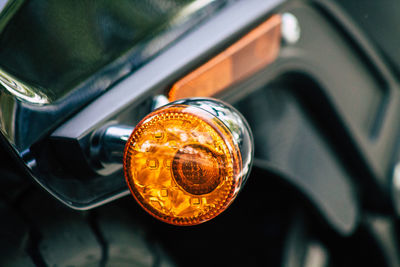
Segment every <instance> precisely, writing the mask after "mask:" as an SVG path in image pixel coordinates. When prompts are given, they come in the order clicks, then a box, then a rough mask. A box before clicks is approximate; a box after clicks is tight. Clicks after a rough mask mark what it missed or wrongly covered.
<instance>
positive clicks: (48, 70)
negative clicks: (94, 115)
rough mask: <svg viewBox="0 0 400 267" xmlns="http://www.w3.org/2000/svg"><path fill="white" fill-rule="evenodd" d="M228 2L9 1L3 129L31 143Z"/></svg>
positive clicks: (2, 60)
mask: <svg viewBox="0 0 400 267" xmlns="http://www.w3.org/2000/svg"><path fill="white" fill-rule="evenodd" d="M225 2H227V1H226V0H202V1H194V0H162V1H161V0H146V1H139V0H122V1H90V0H83V1H81V0H74V1H67V0H65V1H62V0H61V1H60V0H51V1H42V0H31V1H10V2H9V3H7V5H6V6H5V7H4V8H3V11H2V13H1V14H0V85H1V86H0V89H1V90H0V102H1V103H2V105H1V106H0V121H1V122H2V124H1V131H2V133H3V134H4V135H5V136H6V138H7V139H8V140H9V141H10V143H11V144H12V145H13V146H14V147H15V148H16V150H17V151H19V152H21V151H23V150H25V149H27V148H28V147H29V146H30V145H32V144H33V143H34V142H35V141H37V140H38V139H39V138H41V137H42V136H43V135H45V134H46V133H47V132H48V130H50V129H51V128H54V127H55V126H56V125H58V124H59V123H60V122H62V121H63V120H64V119H65V118H66V117H67V116H69V115H70V114H72V113H73V112H75V111H76V110H78V109H79V108H81V107H82V106H83V105H85V104H87V103H88V102H89V101H90V100H92V99H93V98H95V97H96V96H98V95H100V94H101V93H102V92H104V91H105V90H107V89H108V88H109V87H110V86H111V85H113V84H114V83H116V82H117V81H118V80H119V79H121V78H122V77H124V76H126V75H128V74H130V73H132V71H134V70H135V69H137V68H138V67H139V66H141V65H143V64H144V63H146V62H147V61H148V60H149V59H151V58H152V57H153V56H155V55H156V54H157V53H159V52H160V51H161V50H163V49H164V48H165V47H167V46H168V45H169V44H171V43H172V42H173V41H174V40H176V39H178V38H179V37H180V36H182V35H183V34H184V33H185V32H187V31H188V30H189V29H191V28H193V27H195V26H196V25H198V24H199V22H200V21H201V20H202V19H204V18H206V17H208V16H210V15H211V14H213V13H215V11H217V10H218V9H219V8H220V7H221V6H222V5H223V4H224V3H225ZM132 90H135V89H134V88H132Z"/></svg>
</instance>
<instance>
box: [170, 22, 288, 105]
mask: <svg viewBox="0 0 400 267" xmlns="http://www.w3.org/2000/svg"><path fill="white" fill-rule="evenodd" d="M280 25H281V16H280V15H274V16H272V17H271V18H270V19H268V20H267V21H265V22H264V23H262V24H261V25H259V26H258V27H256V28H255V29H253V30H252V31H250V32H249V33H248V34H246V35H245V36H243V37H242V38H241V39H240V40H238V41H237V42H236V43H234V44H233V45H231V46H230V47H228V48H227V49H226V50H224V51H223V52H221V53H220V54H218V55H217V56H215V57H214V58H212V59H211V60H209V61H208V62H206V63H205V64H203V65H202V66H200V67H199V68H197V69H195V70H194V71H192V72H191V73H189V74H188V75H186V76H185V77H183V78H182V79H180V80H179V81H177V82H176V83H175V84H174V85H173V86H172V88H171V90H170V91H169V94H168V98H169V100H170V101H175V100H177V99H182V98H188V97H199V96H201V97H205V96H213V95H216V94H218V93H219V92H221V91H222V90H224V89H225V88H227V87H228V86H231V85H233V84H235V83H236V82H238V81H240V80H243V79H245V78H247V77H249V76H251V75H252V74H254V73H256V72H257V71H259V70H260V69H262V68H264V67H265V66H267V65H268V64H270V63H271V62H272V61H274V60H275V59H276V57H277V56H278V52H279V48H280V40H281V34H280Z"/></svg>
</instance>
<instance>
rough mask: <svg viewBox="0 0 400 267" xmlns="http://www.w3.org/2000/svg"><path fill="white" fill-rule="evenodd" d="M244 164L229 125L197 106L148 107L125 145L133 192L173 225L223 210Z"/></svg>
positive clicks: (235, 189) (127, 173)
mask: <svg viewBox="0 0 400 267" xmlns="http://www.w3.org/2000/svg"><path fill="white" fill-rule="evenodd" d="M241 168H242V162H241V155H240V151H239V149H238V147H237V144H236V143H235V141H234V140H233V137H232V134H231V133H230V131H229V130H228V128H227V127H226V126H225V125H224V124H223V123H222V122H221V121H220V120H219V119H217V118H216V117H214V116H213V115H211V114H210V113H208V112H206V111H204V110H202V109H200V108H197V107H194V106H187V105H170V106H167V107H164V108H161V109H158V110H156V111H154V112H153V113H150V114H149V115H148V116H147V117H145V118H144V119H143V120H142V121H141V122H140V123H139V124H138V125H137V126H136V128H135V130H134V131H133V133H132V134H131V136H130V138H129V140H128V142H127V145H126V147H125V154H124V171H125V177H126V181H127V183H128V185H129V188H130V190H131V192H132V194H133V196H134V197H135V198H136V200H137V201H138V202H139V204H140V205H141V206H142V207H143V208H144V209H145V210H146V211H147V212H148V213H150V214H151V215H153V216H154V217H156V218H158V219H160V220H162V221H164V222H167V223H170V224H175V225H194V224H199V223H202V222H205V221H207V220H210V219H212V218H214V217H215V216H217V215H218V214H219V213H221V212H222V211H224V210H225V209H226V208H227V207H228V206H229V204H230V203H231V202H232V200H233V199H234V198H235V196H236V195H237V193H238V191H239V188H240V186H241V182H242V177H241V176H240V173H241Z"/></svg>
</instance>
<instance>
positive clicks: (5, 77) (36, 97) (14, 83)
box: [0, 70, 49, 105]
mask: <svg viewBox="0 0 400 267" xmlns="http://www.w3.org/2000/svg"><path fill="white" fill-rule="evenodd" d="M0 84H1V85H2V87H3V88H4V89H6V90H7V91H8V92H9V93H10V94H12V95H14V96H15V97H17V98H18V99H20V100H22V101H26V102H29V103H31V104H38V105H44V104H48V103H49V99H48V98H47V97H46V96H44V95H42V94H39V93H37V92H35V90H34V89H32V88H29V87H27V86H26V85H24V84H23V83H22V82H19V81H18V80H17V79H15V78H14V77H12V76H11V75H9V74H7V73H5V72H4V71H3V70H0Z"/></svg>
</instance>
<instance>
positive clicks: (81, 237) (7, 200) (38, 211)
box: [0, 173, 174, 267]
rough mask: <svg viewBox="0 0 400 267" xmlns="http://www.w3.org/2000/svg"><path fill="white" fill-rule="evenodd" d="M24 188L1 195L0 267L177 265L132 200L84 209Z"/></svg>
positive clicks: (37, 190) (38, 191) (30, 187)
mask: <svg viewBox="0 0 400 267" xmlns="http://www.w3.org/2000/svg"><path fill="white" fill-rule="evenodd" d="M3 174H4V173H3ZM7 175H8V178H10V175H11V174H7ZM3 177H5V176H2V177H1V179H2V181H5V180H6V178H3ZM12 179H15V177H14V178H12ZM12 179H11V180H12ZM0 185H1V183H0ZM4 188H5V187H3V188H2V189H4ZM24 188H25V190H23V191H22V192H21V193H20V194H13V195H12V196H6V194H1V195H0V218H1V219H0V227H1V228H0V229H2V230H1V231H0V266H2V267H3V266H5V267H9V266H10V267H12V266H17V267H19V266H22V267H30V266H52V267H53V266H54V267H55V266H57V267H61V266H66V267H67V266H68V267H71V266H76V267H78V266H85V267H86V266H88V267H92V266H121V267H123V266H174V264H172V261H171V259H170V258H169V257H168V256H167V253H166V252H165V251H164V250H163V249H162V248H161V247H160V246H159V245H157V243H156V242H154V241H152V240H155V239H154V238H152V237H151V235H150V233H149V229H147V228H146V227H145V225H144V223H143V222H141V221H140V220H138V218H137V217H134V216H132V215H133V214H135V211H134V210H135V209H137V208H135V203H134V202H133V201H132V200H130V199H129V200H127V199H122V200H119V201H115V202H113V203H111V204H109V205H105V206H103V207H100V208H97V209H94V210H92V211H88V212H81V211H74V210H71V209H69V208H67V207H65V206H64V205H62V204H60V203H59V202H58V201H57V200H55V199H53V198H52V197H51V196H49V195H48V194H47V193H46V192H43V191H42V190H39V189H37V188H36V187H35V186H32V185H31V186H29V189H26V187H24ZM0 191H6V190H0ZM136 206H137V205H136ZM132 208H133V209H134V210H133V211H132Z"/></svg>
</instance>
